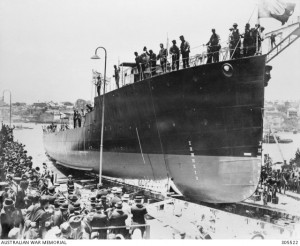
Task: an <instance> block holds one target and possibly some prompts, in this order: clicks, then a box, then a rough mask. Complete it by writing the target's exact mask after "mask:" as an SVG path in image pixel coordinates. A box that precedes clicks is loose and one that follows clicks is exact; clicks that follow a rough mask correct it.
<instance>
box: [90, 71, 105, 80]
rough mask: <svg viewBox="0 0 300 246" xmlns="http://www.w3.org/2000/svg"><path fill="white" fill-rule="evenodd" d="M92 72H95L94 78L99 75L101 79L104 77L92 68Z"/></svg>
mask: <svg viewBox="0 0 300 246" xmlns="http://www.w3.org/2000/svg"><path fill="white" fill-rule="evenodd" d="M92 72H93V74H92V76H93V79H97V78H98V77H99V76H100V78H101V79H102V78H103V77H102V74H101V73H99V72H97V71H96V70H92Z"/></svg>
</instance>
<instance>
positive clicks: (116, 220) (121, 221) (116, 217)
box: [109, 201, 128, 238]
mask: <svg viewBox="0 0 300 246" xmlns="http://www.w3.org/2000/svg"><path fill="white" fill-rule="evenodd" d="M115 207H116V209H115V210H113V212H112V213H111V215H110V217H109V224H110V226H122V227H123V228H116V229H112V230H111V232H112V233H114V234H122V235H123V236H124V237H125V238H126V237H127V236H128V230H127V229H126V227H125V226H126V223H125V221H126V220H127V218H128V215H127V214H126V213H125V212H124V211H123V209H122V201H119V202H117V203H116V205H115Z"/></svg>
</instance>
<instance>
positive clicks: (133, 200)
mask: <svg viewBox="0 0 300 246" xmlns="http://www.w3.org/2000/svg"><path fill="white" fill-rule="evenodd" d="M0 164H1V167H0V172H1V174H0V175H1V182H0V210H1V217H0V238H1V239H130V238H143V237H144V236H145V231H146V220H145V217H146V215H147V210H146V208H145V206H144V205H143V200H144V198H143V197H142V196H137V195H134V194H126V193H124V189H122V187H113V188H108V187H104V186H102V185H98V186H97V189H96V190H95V191H93V192H92V193H91V194H90V196H89V198H88V200H87V201H85V200H84V199H83V197H82V196H81V192H80V189H79V188H78V187H75V184H74V180H73V177H72V175H69V176H68V181H67V183H66V186H67V189H66V191H65V192H62V191H60V190H58V186H59V185H58V184H57V183H55V182H54V181H55V180H54V173H53V172H52V171H50V170H49V169H48V167H47V165H46V163H43V168H42V169H43V170H40V168H39V167H35V168H34V167H33V162H32V157H31V156H29V155H28V154H27V151H26V150H25V145H23V144H21V143H18V142H16V141H14V140H13V129H11V128H10V127H8V126H6V125H3V124H2V128H1V131H0Z"/></svg>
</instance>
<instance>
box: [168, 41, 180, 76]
mask: <svg viewBox="0 0 300 246" xmlns="http://www.w3.org/2000/svg"><path fill="white" fill-rule="evenodd" d="M172 43H173V45H172V46H171V47H170V55H171V56H172V70H175V65H176V70H178V69H179V58H180V51H179V48H178V47H177V45H176V40H173V41H172Z"/></svg>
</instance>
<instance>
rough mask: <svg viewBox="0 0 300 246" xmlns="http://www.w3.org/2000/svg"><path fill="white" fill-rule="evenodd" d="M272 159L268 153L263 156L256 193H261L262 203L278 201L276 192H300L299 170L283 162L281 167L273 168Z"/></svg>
mask: <svg viewBox="0 0 300 246" xmlns="http://www.w3.org/2000/svg"><path fill="white" fill-rule="evenodd" d="M272 167H273V163H272V159H271V158H270V156H269V155H268V154H266V155H265V156H264V165H263V166H262V170H261V177H260V182H259V186H258V189H257V191H256V195H261V196H262V198H263V202H264V205H267V204H268V202H272V203H278V197H277V192H278V193H281V194H285V193H286V191H287V190H288V191H291V192H296V193H298V194H300V172H299V171H298V169H297V168H294V167H293V166H292V165H291V164H290V165H287V164H286V163H284V164H283V165H282V167H281V169H274V168H272Z"/></svg>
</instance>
